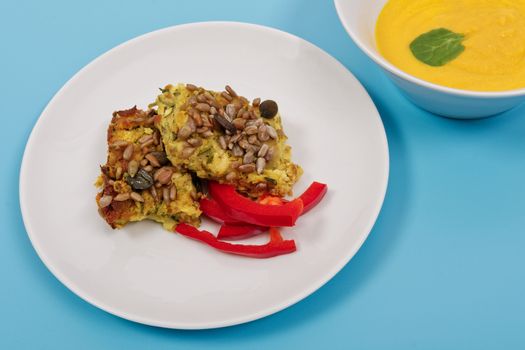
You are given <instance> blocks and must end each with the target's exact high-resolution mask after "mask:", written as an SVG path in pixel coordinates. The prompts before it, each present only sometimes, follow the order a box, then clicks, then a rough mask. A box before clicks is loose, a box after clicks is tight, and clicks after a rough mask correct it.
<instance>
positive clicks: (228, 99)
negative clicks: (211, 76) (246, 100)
mask: <svg viewBox="0 0 525 350" xmlns="http://www.w3.org/2000/svg"><path fill="white" fill-rule="evenodd" d="M221 96H222V97H224V98H225V99H226V101H231V100H233V98H232V97H231V96H230V94H228V93H227V92H226V91H223V92H221Z"/></svg>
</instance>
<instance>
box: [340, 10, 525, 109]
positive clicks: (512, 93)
mask: <svg viewBox="0 0 525 350" xmlns="http://www.w3.org/2000/svg"><path fill="white" fill-rule="evenodd" d="M343 1H348V0H334V5H335V9H336V12H337V15H338V16H339V21H340V22H341V24H342V25H343V27H344V28H345V30H346V32H347V33H348V35H349V36H350V38H351V39H352V40H353V42H354V43H355V44H356V45H357V47H359V49H361V51H363V52H364V53H365V54H366V55H367V56H368V57H369V58H370V59H372V60H373V61H374V62H375V63H376V64H378V65H379V66H380V67H381V68H383V69H385V70H387V71H388V72H390V73H392V74H394V75H395V76H397V77H399V78H402V79H404V80H407V81H409V82H411V83H414V84H416V85H420V86H423V87H426V88H428V89H431V90H434V91H438V92H441V93H445V94H449V95H457V96H463V97H470V98H488V99H496V98H505V97H517V96H523V95H525V88H521V89H513V90H504V91H474V90H464V89H456V88H451V87H447V86H444V85H438V84H434V83H431V82H428V81H426V80H423V79H420V78H417V77H416V76H414V75H411V74H409V73H406V72H405V71H403V70H401V69H399V68H397V67H396V66H394V65H393V64H391V63H390V62H388V61H387V60H386V59H385V58H383V56H381V55H379V54H376V53H374V52H372V51H371V50H369V49H368V47H367V46H366V45H365V44H364V43H363V42H362V41H361V40H360V39H359V36H358V35H357V34H356V33H355V32H354V31H353V30H352V28H351V26H350V25H349V23H350V21H349V20H348V19H347V18H346V16H345V14H344V11H343V10H342V8H341V7H342V2H343ZM354 1H355V0H354Z"/></svg>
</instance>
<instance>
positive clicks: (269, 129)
mask: <svg viewBox="0 0 525 350" xmlns="http://www.w3.org/2000/svg"><path fill="white" fill-rule="evenodd" d="M266 131H267V132H268V135H269V136H270V137H271V138H272V139H277V131H275V129H274V128H273V126H271V125H266Z"/></svg>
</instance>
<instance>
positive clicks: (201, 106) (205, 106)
mask: <svg viewBox="0 0 525 350" xmlns="http://www.w3.org/2000/svg"><path fill="white" fill-rule="evenodd" d="M195 108H196V109H197V110H199V111H201V112H209V111H210V105H209V104H207V103H197V105H196V106H195Z"/></svg>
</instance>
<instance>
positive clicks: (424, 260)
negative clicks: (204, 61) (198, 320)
mask: <svg viewBox="0 0 525 350" xmlns="http://www.w3.org/2000/svg"><path fill="white" fill-rule="evenodd" d="M0 13H2V21H0V43H1V54H0V99H1V107H2V112H1V117H0V118H1V121H2V134H3V136H2V146H1V147H0V152H1V157H0V159H2V163H1V164H2V165H1V171H0V199H1V203H0V204H1V210H0V232H1V234H0V276H1V284H0V302H1V304H0V305H1V309H0V348H2V349H73V348H74V349H103V348H125V349H143V348H151V349H163V348H177V347H179V348H184V349H203V348H208V347H213V348H217V349H271V348H292V347H293V348H304V349H308V348H312V349H316V348H345V349H349V348H355V349H496V348H498V349H524V348H525V331H524V330H525V176H524V174H525V161H524V155H525V105H524V106H521V107H518V108H516V109H514V110H512V111H510V112H507V113H505V114H503V115H501V116H498V117H496V118H489V119H485V120H477V121H467V122H465V121H456V120H450V119H444V118H440V117H436V116H433V115H431V114H429V113H427V112H424V111H422V110H420V109H418V108H417V107H415V106H413V105H412V104H410V103H409V102H408V101H407V100H405V98H403V96H402V95H401V94H400V93H399V91H398V90H397V89H396V88H395V87H394V86H393V85H392V84H391V83H390V81H389V80H387V78H386V77H385V76H384V75H383V74H382V73H381V71H380V70H379V69H378V68H377V67H376V66H375V65H374V64H372V62H371V61H370V60H369V59H368V58H367V57H366V56H365V55H364V54H363V53H361V52H360V51H359V50H358V48H357V47H356V46H355V45H354V44H353V42H352V41H351V40H350V38H349V37H348V36H347V35H346V33H345V31H344V30H343V28H342V26H341V24H340V23H339V20H338V18H337V15H336V12H335V8H334V6H333V3H332V2H331V1H328V0H324V1H323V0H318V1H300V0H286V1H282V0H281V1H279V0H270V1H269V0H266V1H211V0H209V1H184V2H183V1H175V0H172V1H164V0H148V1H138V0H137V1H135V0H133V1H130V0H128V1H121V0H119V1H102V0H90V1H63V2H60V1H37V0H35V1H14V0H9V1H8V0H5V1H1V2H0ZM208 20H232V21H242V22H251V23H258V24H263V25H267V26H271V27H275V28H278V29H281V30H284V31H288V32H290V33H293V34H295V35H298V36H300V37H302V38H304V39H306V40H308V41H311V42H312V43H314V44H316V45H318V46H319V47H321V48H322V49H324V50H326V51H327V52H328V53H330V54H331V55H333V56H334V57H335V58H337V59H338V60H339V61H341V62H342V63H343V64H344V65H345V66H346V67H347V68H348V69H349V70H351V71H352V72H353V73H354V74H355V75H356V76H357V78H358V79H359V80H360V81H361V82H362V84H363V85H364V86H365V88H366V89H367V90H368V92H369V93H370V95H371V96H372V98H373V100H374V102H375V103H376V105H377V107H378V109H379V111H380V113H381V117H382V119H383V122H384V125H385V128H386V132H387V135H388V139H389V146H390V156H391V172H390V182H389V188H388V193H387V196H386V199H385V203H384V206H383V209H382V211H381V214H380V216H379V219H378V221H377V223H376V225H375V227H374V228H373V230H372V233H371V235H370V236H369V238H368V240H367V241H366V243H365V244H364V245H363V247H362V249H361V250H360V251H359V252H358V254H357V255H356V256H355V257H354V258H353V259H352V261H351V262H350V263H349V264H348V265H347V266H346V267H345V268H344V269H343V270H342V271H341V272H340V273H339V274H338V275H337V276H336V277H335V278H334V279H333V280H331V281H330V282H329V283H328V284H327V285H325V286H324V287H322V288H321V289H320V290H319V291H317V292H316V293H314V294H313V295H311V296H310V297H308V298H307V299H305V300H304V301H302V302H300V303H298V304H296V305H294V306H292V307H290V308H288V309H286V310H284V311H282V312H280V313H278V314H275V315H272V316H269V317H267V318H264V319H262V320H258V321H255V322H251V323H248V324H244V325H240V326H235V327H229V328H225V329H216V330H206V331H178V330H168V329H160V328H155V327H149V326H144V325H140V324H136V323H132V322H129V321H126V320H123V319H120V318H118V317H115V316H113V315H110V314H108V313H106V312H104V311H101V310H99V309H97V308H95V307H93V306H91V305H90V304H88V303H86V302H84V301H83V300H81V299H80V298H78V297H77V296H76V295H74V294H73V293H72V292H70V291H69V290H68V289H67V288H66V287H64V286H63V285H62V284H60V283H59V282H58V281H57V280H56V279H55V277H53V275H52V274H51V273H50V272H49V271H48V270H47V269H46V267H45V266H44V265H43V264H42V262H41V261H40V260H39V258H38V256H37V255H36V253H35V251H34V250H33V248H32V246H31V243H30V241H29V239H28V237H27V235H26V232H25V229H24V225H23V222H22V217H21V214H20V208H19V202H18V176H19V168H20V163H21V159H22V154H23V151H24V146H25V143H26V141H27V138H28V136H29V134H30V132H31V129H32V127H33V125H34V123H35V122H36V120H37V118H38V117H39V115H40V113H41V111H42V110H43V108H44V107H45V105H46V104H47V103H48V102H49V100H50V99H51V98H52V97H53V95H54V94H55V92H56V91H57V90H58V89H59V88H60V87H61V86H62V85H63V84H64V83H65V82H66V81H67V80H68V79H69V78H70V77H71V76H72V75H74V74H75V73H76V72H77V71H78V70H79V69H80V68H81V67H83V66H84V65H85V64H87V63H88V62H90V61H91V60H92V59H94V58H95V57H97V56H98V55H100V54H102V53H103V52H105V51H106V50H108V49H110V48H112V47H113V46H115V45H117V44H119V43H121V42H123V41H126V40H128V39H131V38H133V37H135V36H138V35H140V34H143V33H146V32H150V31H153V30H156V29H159V28H164V27H167V26H171V25H176V24H181V23H188V22H195V21H208ZM37 176H38V174H37Z"/></svg>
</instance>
